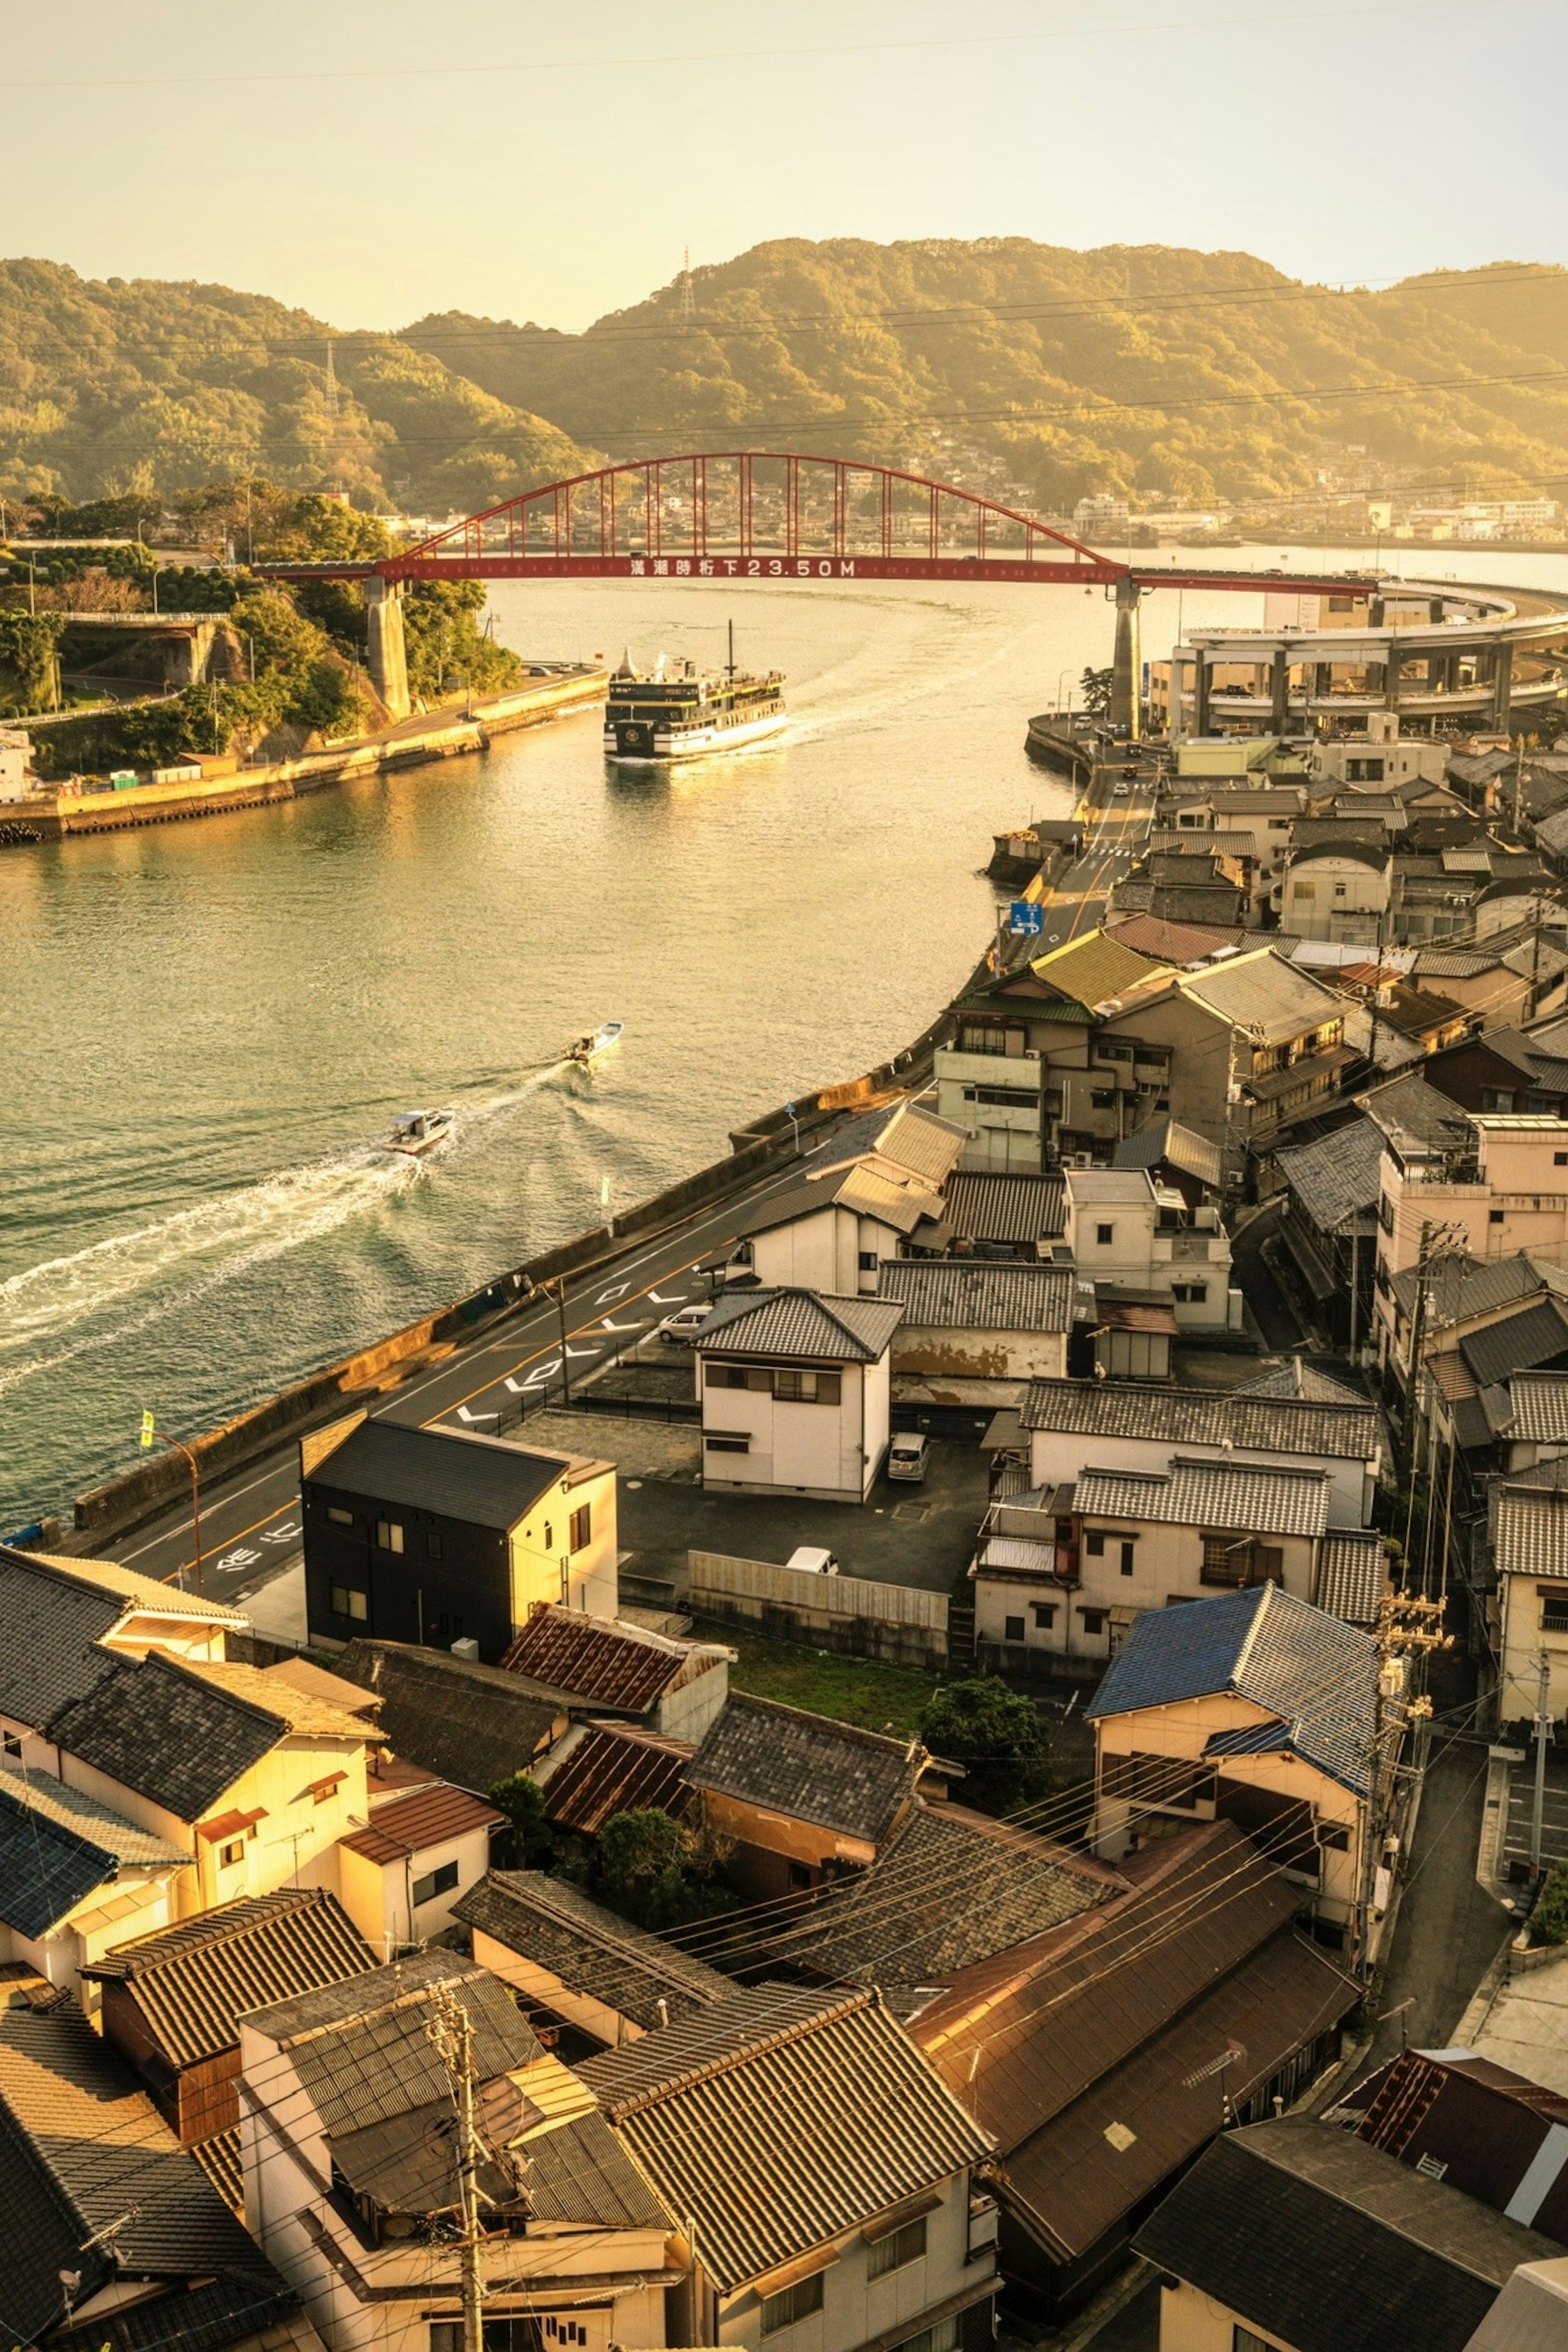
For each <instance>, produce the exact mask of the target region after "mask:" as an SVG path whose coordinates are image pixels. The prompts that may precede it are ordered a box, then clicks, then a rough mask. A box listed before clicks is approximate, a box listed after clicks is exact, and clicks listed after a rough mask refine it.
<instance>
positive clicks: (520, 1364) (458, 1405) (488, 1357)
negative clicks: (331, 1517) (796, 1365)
mask: <svg viewBox="0 0 1568 2352" xmlns="http://www.w3.org/2000/svg"><path fill="white" fill-rule="evenodd" d="M850 1125H852V1126H854V1127H855V1129H856V1130H857V1131H856V1132H855V1134H854V1135H853V1136H852V1137H851V1136H850V1135H848V1134H847V1133H846V1128H847V1127H848V1126H850ZM862 1126H864V1127H865V1128H866V1129H867V1130H868V1132H867V1136H866V1140H869V1130H870V1127H871V1121H870V1120H868V1119H866V1118H865V1116H864V1114H859V1115H857V1117H856V1118H855V1119H854V1120H853V1121H846V1122H844V1123H843V1124H841V1126H839V1127H838V1128H836V1129H830V1131H829V1132H828V1134H827V1135H826V1136H824V1137H823V1138H821V1139H820V1140H819V1141H818V1142H816V1143H815V1144H812V1145H810V1146H808V1147H806V1148H805V1149H804V1150H803V1151H802V1154H801V1159H800V1160H794V1159H791V1160H789V1161H787V1162H786V1163H785V1165H784V1166H783V1167H782V1168H779V1169H775V1170H772V1171H769V1172H768V1174H767V1175H766V1176H762V1177H759V1178H758V1179H757V1181H755V1182H754V1183H752V1184H750V1185H748V1186H747V1188H746V1189H745V1190H744V1191H743V1192H737V1193H732V1194H731V1195H730V1196H729V1198H728V1199H727V1201H724V1202H721V1203H719V1204H718V1205H717V1206H716V1207H712V1208H708V1209H705V1210H701V1211H698V1212H696V1213H694V1214H693V1216H692V1217H690V1218H689V1219H687V1220H685V1221H684V1222H683V1223H680V1224H679V1225H676V1226H674V1227H673V1228H672V1229H671V1230H670V1231H668V1232H667V1233H665V1234H661V1235H659V1236H657V1237H656V1238H653V1239H650V1240H649V1241H647V1242H646V1243H644V1244H641V1245H640V1246H639V1245H634V1246H633V1247H632V1249H631V1250H630V1252H629V1253H628V1255H625V1256H623V1257H620V1258H617V1259H615V1260H614V1261H612V1263H611V1264H609V1265H601V1266H600V1267H599V1268H598V1269H592V1268H590V1269H587V1270H585V1271H584V1272H583V1273H582V1274H580V1275H578V1276H569V1277H568V1280H567V1287H566V1316H565V1319H566V1339H567V1347H568V1349H569V1351H570V1353H569V1358H568V1363H567V1371H568V1373H569V1375H570V1379H571V1380H572V1381H573V1382H574V1383H575V1382H579V1381H584V1380H587V1379H589V1378H591V1375H592V1374H593V1372H594V1371H595V1370H599V1369H601V1368H602V1367H603V1366H604V1365H606V1364H607V1363H609V1362H611V1361H612V1360H613V1359H614V1357H615V1354H616V1352H617V1350H618V1349H619V1350H620V1351H621V1352H622V1353H624V1352H628V1351H629V1350H630V1349H632V1347H633V1346H634V1345H635V1344H636V1342H637V1341H638V1340H639V1339H644V1338H648V1337H651V1336H652V1334H653V1330H654V1328H655V1327H656V1326H657V1324H658V1323H659V1322H660V1321H661V1320H662V1319H663V1318H664V1316H666V1315H673V1314H674V1311H675V1309H676V1307H679V1306H683V1305H686V1304H688V1303H692V1302H695V1301H699V1300H703V1299H706V1298H707V1297H709V1295H710V1290H711V1285H710V1282H709V1279H708V1277H707V1276H706V1275H704V1274H701V1273H699V1272H698V1268H699V1267H700V1266H702V1265H706V1264H707V1263H708V1262H710V1261H711V1260H712V1259H713V1258H714V1257H715V1256H716V1255H717V1254H718V1253H719V1252H720V1250H721V1249H723V1247H724V1246H725V1245H726V1244H727V1243H728V1242H729V1241H730V1240H732V1239H733V1238H734V1236H735V1235H736V1234H737V1232H738V1231H739V1229H740V1227H741V1225H742V1224H744V1223H746V1222H747V1220H748V1219H749V1218H750V1217H751V1216H752V1215H753V1214H754V1213H755V1212H756V1211H757V1209H758V1207H759V1206H760V1205H761V1204H762V1203H763V1202H766V1201H767V1200H768V1199H769V1198H770V1197H771V1195H772V1194H774V1193H776V1192H785V1191H788V1190H789V1187H790V1186H791V1185H793V1184H795V1183H797V1182H799V1181H800V1174H801V1166H802V1161H804V1162H805V1163H807V1164H808V1165H809V1164H810V1161H811V1160H813V1159H815V1158H817V1157H819V1156H820V1155H821V1153H822V1152H823V1151H825V1150H829V1149H830V1147H835V1146H838V1145H839V1144H840V1142H841V1141H842V1143H843V1144H844V1145H845V1147H846V1148H850V1149H863V1143H862V1138H861V1135H860V1132H859V1129H860V1128H861V1127H862ZM834 1156H836V1152H835V1155H834ZM560 1333H561V1315H560V1310H559V1307H558V1306H557V1304H556V1300H555V1298H554V1297H553V1295H551V1296H550V1297H548V1298H546V1297H543V1296H540V1297H538V1298H537V1299H535V1300H533V1301H531V1302H530V1303H529V1304H528V1306H526V1307H522V1308H520V1309H519V1310H518V1311H517V1312H516V1313H514V1314H512V1315H509V1316H508V1317H507V1320H506V1324H505V1327H504V1328H503V1329H502V1330H500V1331H497V1330H496V1329H495V1328H494V1327H493V1326H487V1327H486V1329H485V1330H484V1331H482V1332H480V1333H478V1334H477V1335H476V1337H475V1338H474V1339H471V1340H459V1341H458V1342H457V1344H456V1346H455V1348H454V1349H453V1350H452V1352H451V1354H449V1355H447V1356H445V1357H444V1358H443V1360H441V1361H440V1362H439V1363H436V1364H432V1365H429V1366H427V1367H425V1369H424V1370H421V1371H418V1372H415V1373H414V1374H413V1375H412V1377H411V1378H410V1379H408V1380H407V1381H404V1382H403V1383H402V1385H401V1386H400V1387H398V1388H397V1389H395V1390H394V1391H392V1393H391V1394H390V1395H389V1396H388V1398H387V1401H386V1402H385V1403H384V1404H381V1405H372V1407H371V1410H372V1412H374V1413H375V1415H376V1417H377V1418H378V1419H382V1420H387V1421H396V1422H404V1423H413V1424H415V1425H417V1426H422V1427H423V1426H427V1425H429V1424H431V1423H444V1424H445V1425H446V1426H448V1427H450V1428H453V1429H458V1430H462V1429H467V1430H471V1431H473V1432H474V1433H476V1434H477V1435H492V1436H493V1435H495V1434H496V1433H497V1431H498V1430H502V1429H504V1430H508V1431H509V1430H511V1429H513V1428H515V1426H516V1424H517V1415H518V1412H519V1410H520V1409H525V1408H527V1407H528V1406H530V1405H532V1404H535V1403H538V1402H542V1401H543V1400H544V1399H545V1398H546V1397H549V1396H553V1397H556V1398H558V1399H559V1395H560V1392H561V1381H562V1358H561V1346H560ZM661 1352H664V1353H668V1354H672V1355H673V1354H674V1349H668V1348H665V1347H664V1343H661ZM346 1409H348V1410H351V1405H350V1404H348V1403H347V1402H346ZM201 1513H202V1560H203V1575H202V1584H203V1590H204V1592H205V1594H206V1595H207V1597H208V1598H209V1599H211V1600H215V1601H229V1602H236V1601H244V1600H245V1599H246V1598H248V1597H249V1596H250V1595H251V1594H253V1593H255V1592H256V1591H259V1590H260V1588H261V1587H262V1586H263V1585H264V1584H267V1583H270V1582H271V1580H272V1579H273V1578H274V1577H275V1576H277V1575H279V1574H281V1573H282V1571H283V1570H285V1569H286V1568H287V1567H288V1566H289V1564H290V1563H291V1562H292V1561H293V1560H295V1559H298V1556H299V1551H300V1549H301V1543H302V1523H301V1517H300V1507H299V1449H298V1438H297V1437H296V1438H291V1439H290V1440H289V1441H288V1442H287V1444H282V1445H279V1446H278V1447H277V1450H276V1451H275V1452H274V1453H272V1454H267V1455H265V1456H263V1457H262V1458H261V1459H260V1460H258V1461H256V1462H254V1463H252V1464H251V1465H249V1467H248V1468H247V1469H246V1470H244V1471H243V1472H239V1473H236V1474H235V1475H234V1476H233V1477H231V1478H228V1479H225V1480H220V1481H215V1482H214V1485H213V1486H212V1487H211V1488H210V1489H208V1488H204V1490H203V1493H202V1498H201ZM94 1549H96V1550H98V1551H99V1554H100V1556H101V1557H102V1558H104V1559H113V1560H118V1561H119V1562H120V1565H121V1566H122V1567H124V1568H134V1569H136V1570H138V1571H139V1572H140V1573H141V1575H143V1576H155V1577H158V1578H160V1579H162V1580H165V1581H167V1582H180V1583H184V1582H186V1581H188V1580H190V1578H191V1576H192V1573H193V1568H194V1561H195V1552H194V1545H193V1532H192V1519H191V1509H190V1504H189V1500H188V1498H186V1499H185V1500H184V1501H183V1502H182V1503H181V1504H180V1505H179V1506H177V1507H172V1508H171V1509H170V1510H169V1511H168V1512H167V1513H166V1514H164V1515H163V1516H162V1517H159V1518H157V1519H155V1520H152V1521H151V1522H149V1523H148V1524H147V1525H145V1526H143V1527H141V1528H136V1529H134V1530H133V1531H132V1532H131V1533H130V1534H128V1535H126V1536H124V1537H122V1538H115V1539H111V1540H110V1541H109V1542H108V1543H106V1544H103V1545H100V1546H95V1547H94Z"/></svg>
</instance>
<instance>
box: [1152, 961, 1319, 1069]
mask: <svg viewBox="0 0 1568 2352" xmlns="http://www.w3.org/2000/svg"><path fill="white" fill-rule="evenodd" d="M1180 986H1181V991H1182V993H1183V995H1184V996H1188V997H1191V998H1192V999H1193V1000H1194V1001H1195V1002H1196V1003H1199V1004H1202V1005H1206V1006H1207V1008H1208V1010H1209V1011H1210V1012H1212V1013H1216V1014H1217V1015H1218V1017H1219V1018H1220V1019H1221V1020H1222V1021H1228V1022H1230V1023H1231V1024H1233V1025H1234V1026H1235V1027H1236V1028H1238V1029H1241V1030H1244V1031H1245V1032H1246V1034H1248V1035H1249V1036H1250V1037H1255V1038H1257V1039H1258V1040H1259V1041H1260V1043H1261V1044H1263V1045H1283V1044H1285V1043H1286V1042H1287V1041H1288V1040H1289V1039H1291V1038H1292V1037H1297V1036H1300V1035H1301V1033H1302V1031H1303V1030H1307V1029H1312V1028H1317V1027H1320V1026H1321V1025H1322V1024H1323V1023H1325V1022H1329V1021H1337V1020H1338V1019H1339V1018H1340V1017H1341V1015H1342V1013H1343V1010H1344V1006H1343V1002H1342V1000H1341V999H1340V998H1339V997H1337V996H1336V995H1335V994H1334V992H1333V989H1332V988H1325V987H1324V986H1323V984H1322V982H1321V981H1316V980H1313V979H1312V977H1311V976H1310V975H1309V974H1308V973H1307V972H1304V971H1301V970H1300V969H1299V968H1298V967H1297V966H1296V965H1295V964H1291V963H1286V962H1285V961H1283V959H1282V958H1281V957H1280V956H1278V955H1276V954H1275V953H1274V951H1273V950H1272V949H1271V948H1263V949H1260V950H1257V951H1256V952H1255V953H1253V954H1251V955H1243V956H1236V957H1233V958H1232V960H1231V961H1229V962H1228V963H1221V964H1215V965H1213V966H1211V967H1210V968H1209V969H1208V970H1207V971H1191V972H1184V973H1183V974H1182V976H1181V982H1180Z"/></svg>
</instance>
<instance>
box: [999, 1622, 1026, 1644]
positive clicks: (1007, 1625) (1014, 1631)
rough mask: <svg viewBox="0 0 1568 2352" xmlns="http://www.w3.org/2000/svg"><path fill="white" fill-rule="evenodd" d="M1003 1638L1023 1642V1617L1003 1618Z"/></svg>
mask: <svg viewBox="0 0 1568 2352" xmlns="http://www.w3.org/2000/svg"><path fill="white" fill-rule="evenodd" d="M1002 1639H1003V1641H1004V1642H1021V1641H1022V1640H1023V1619H1022V1618H1021V1617H1004V1618H1003V1620H1002Z"/></svg>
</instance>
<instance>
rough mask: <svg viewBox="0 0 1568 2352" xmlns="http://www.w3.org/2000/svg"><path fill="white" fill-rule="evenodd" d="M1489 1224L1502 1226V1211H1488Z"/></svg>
mask: <svg viewBox="0 0 1568 2352" xmlns="http://www.w3.org/2000/svg"><path fill="white" fill-rule="evenodd" d="M1487 1223H1488V1224H1489V1225H1500V1224H1501V1223H1502V1211H1501V1210H1500V1209H1489V1210H1488V1211H1487Z"/></svg>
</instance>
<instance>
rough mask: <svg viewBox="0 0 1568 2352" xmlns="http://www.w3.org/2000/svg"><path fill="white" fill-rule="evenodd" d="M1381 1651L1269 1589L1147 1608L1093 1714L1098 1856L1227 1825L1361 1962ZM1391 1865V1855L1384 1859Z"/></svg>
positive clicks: (1387, 1744)
mask: <svg viewBox="0 0 1568 2352" xmlns="http://www.w3.org/2000/svg"><path fill="white" fill-rule="evenodd" d="M1379 1670H1380V1661H1379V1654H1378V1648H1377V1643H1376V1642H1375V1640H1374V1639H1373V1637H1372V1635H1371V1634H1370V1633H1364V1632H1363V1631H1362V1630H1361V1629H1360V1628H1359V1627H1358V1626H1354V1625H1349V1624H1346V1622H1344V1620H1343V1618H1340V1617H1333V1616H1330V1615H1329V1614H1328V1612H1326V1611H1324V1610H1321V1609H1314V1608H1312V1606H1311V1605H1310V1604H1309V1603H1308V1602H1307V1601H1302V1600H1299V1599H1298V1598H1297V1597H1296V1596H1295V1595H1294V1594H1293V1593H1289V1592H1286V1591H1284V1590H1283V1589H1282V1588H1281V1586H1280V1585H1279V1584H1276V1583H1274V1582H1273V1581H1272V1580H1269V1581H1266V1582H1263V1583H1260V1584H1254V1585H1250V1586H1249V1587H1247V1588H1245V1589H1243V1590H1241V1591H1236V1592H1229V1593H1224V1594H1218V1595H1216V1596H1214V1597H1213V1598H1211V1599H1206V1600H1201V1601H1192V1602H1191V1603H1190V1604H1189V1605H1188V1606H1187V1607H1186V1608H1183V1609H1147V1610H1145V1611H1144V1612H1142V1614H1141V1615H1140V1616H1139V1617H1138V1618H1137V1619H1136V1620H1135V1621H1134V1624H1133V1626H1132V1627H1131V1629H1130V1631H1129V1633H1128V1634H1127V1638H1126V1640H1125V1642H1124V1643H1123V1644H1122V1646H1121V1648H1120V1649H1119V1650H1118V1651H1117V1653H1116V1655H1115V1657H1114V1658H1113V1661H1112V1663H1111V1666H1110V1670H1109V1672H1108V1673H1107V1674H1106V1675H1105V1678H1104V1680H1103V1682H1102V1684H1101V1685H1100V1687H1099V1689H1098V1690H1097V1691H1096V1692H1095V1694H1094V1696H1093V1697H1092V1699H1091V1701H1090V1702H1089V1706H1088V1707H1087V1708H1086V1709H1085V1719H1086V1720H1087V1721H1088V1722H1089V1723H1091V1724H1092V1726H1093V1730H1094V1783H1095V1805H1094V1824H1093V1831H1092V1838H1093V1844H1094V1850H1095V1852H1096V1853H1100V1854H1102V1855H1103V1856H1104V1857H1105V1859H1106V1860H1108V1861H1110V1862H1113V1863H1114V1862H1119V1861H1121V1860H1122V1859H1123V1858H1124V1856H1125V1855H1127V1854H1128V1853H1133V1852H1136V1851H1137V1849H1138V1848H1139V1846H1140V1845H1141V1844H1143V1843H1145V1841H1146V1840H1147V1839H1148V1838H1149V1837H1150V1836H1159V1835H1168V1834H1169V1832H1170V1830H1171V1829H1172V1827H1173V1826H1174V1825H1175V1824H1176V1822H1197V1821H1214V1820H1221V1821H1228V1822H1233V1823H1234V1824H1235V1826H1236V1827H1237V1828H1238V1829H1239V1830H1242V1831H1243V1832H1245V1833H1246V1834H1247V1835H1248V1836H1249V1837H1250V1838H1251V1839H1252V1840H1253V1841H1254V1843H1257V1844H1258V1845H1259V1846H1260V1848H1261V1850H1262V1852H1263V1853H1265V1854H1267V1856H1268V1858H1269V1859H1270V1862H1272V1863H1273V1864H1274V1866H1275V1867H1276V1868H1277V1869H1279V1870H1281V1871H1282V1872H1284V1873H1285V1874H1286V1875H1287V1876H1288V1877H1290V1878H1291V1879H1292V1880H1293V1881H1295V1882H1296V1884H1297V1885H1299V1887H1300V1889H1301V1895H1302V1897H1303V1904H1304V1906H1310V1909H1311V1912H1312V1922H1313V1929H1314V1933H1315V1934H1316V1935H1317V1936H1318V1937H1319V1939H1320V1940H1321V1941H1322V1942H1324V1943H1326V1944H1328V1945H1329V1946H1331V1948H1341V1949H1347V1950H1353V1951H1355V1952H1358V1953H1360V1954H1363V1955H1364V1953H1365V1949H1366V1941H1367V1934H1368V1931H1369V1929H1370V1927H1371V1922H1370V1921H1369V1920H1366V1919H1365V1918H1364V1916H1363V1914H1364V1897H1365V1879H1364V1871H1365V1861H1366V1841H1367V1840H1368V1839H1369V1838H1370V1837H1372V1836H1373V1835H1375V1833H1376V1832H1375V1829H1374V1822H1373V1811H1374V1779H1373V1770H1372V1759H1373V1756H1374V1752H1375V1747H1374V1743H1375V1738H1379V1739H1380V1740H1381V1743H1382V1753H1383V1756H1384V1758H1385V1768H1384V1769H1385V1770H1386V1769H1387V1764H1388V1760H1389V1759H1390V1758H1391V1755H1392V1746H1391V1743H1392V1741H1393V1740H1394V1739H1395V1738H1396V1736H1397V1728H1398V1724H1399V1721H1400V1708H1399V1704H1398V1702H1397V1700H1396V1699H1391V1698H1387V1697H1385V1700H1384V1702H1383V1710H1382V1718H1381V1730H1380V1729H1379V1717H1378V1707H1377V1685H1378V1675H1379ZM1377 1860H1378V1863H1379V1864H1381V1863H1382V1855H1381V1853H1379V1855H1378V1857H1377Z"/></svg>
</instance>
